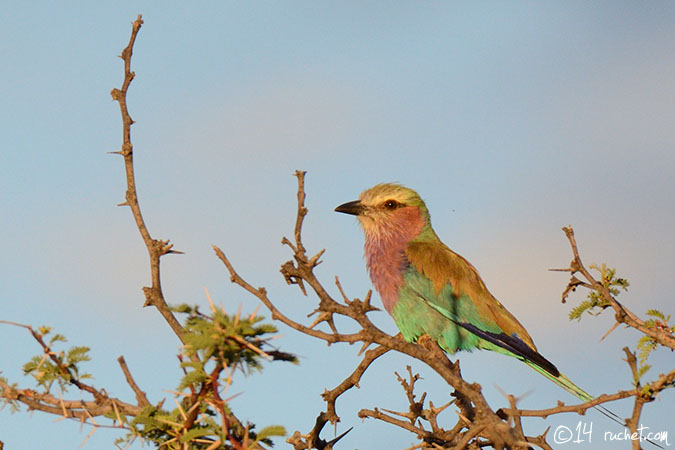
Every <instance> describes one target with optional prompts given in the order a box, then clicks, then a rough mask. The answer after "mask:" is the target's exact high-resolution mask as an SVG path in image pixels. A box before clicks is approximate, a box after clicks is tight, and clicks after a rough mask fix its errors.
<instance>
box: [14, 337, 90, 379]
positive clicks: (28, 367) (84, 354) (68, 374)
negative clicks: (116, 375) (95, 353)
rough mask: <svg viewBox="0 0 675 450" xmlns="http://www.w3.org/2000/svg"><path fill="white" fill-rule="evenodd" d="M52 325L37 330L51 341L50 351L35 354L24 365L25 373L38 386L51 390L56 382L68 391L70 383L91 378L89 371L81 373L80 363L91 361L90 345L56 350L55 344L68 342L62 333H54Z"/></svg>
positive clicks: (46, 339)
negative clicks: (52, 333)
mask: <svg viewBox="0 0 675 450" xmlns="http://www.w3.org/2000/svg"><path fill="white" fill-rule="evenodd" d="M51 332H52V329H51V327H46V326H42V327H39V328H38V330H37V333H38V336H39V337H40V338H41V339H42V340H43V341H46V342H49V347H48V350H49V351H48V352H47V351H45V352H43V353H42V354H40V355H36V356H33V358H31V360H30V361H28V362H27V363H26V364H24V365H23V373H24V374H25V375H31V376H32V377H33V378H34V379H35V381H37V383H38V386H42V387H43V388H44V389H45V391H46V392H49V390H50V389H51V386H52V385H53V383H54V382H56V383H57V384H58V385H59V387H60V388H61V389H62V390H63V391H67V388H68V385H69V384H71V383H73V382H74V381H80V380H83V379H86V378H91V375H90V374H88V373H80V363H82V362H85V361H89V360H90V359H91V358H90V357H89V347H84V346H74V347H71V348H70V349H69V350H67V351H63V350H62V351H59V352H56V351H55V349H54V346H55V344H59V343H62V342H67V339H66V338H65V337H64V336H63V335H61V334H58V333H57V334H54V335H52V336H50V334H51Z"/></svg>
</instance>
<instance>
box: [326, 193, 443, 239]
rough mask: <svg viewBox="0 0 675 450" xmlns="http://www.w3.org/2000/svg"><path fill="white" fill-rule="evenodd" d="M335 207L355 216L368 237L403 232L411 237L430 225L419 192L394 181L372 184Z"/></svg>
mask: <svg viewBox="0 0 675 450" xmlns="http://www.w3.org/2000/svg"><path fill="white" fill-rule="evenodd" d="M335 211H337V212H341V213H345V214H352V215H354V216H356V217H357V219H359V222H360V223H361V226H362V227H363V231H364V232H365V234H366V236H368V237H385V236H391V235H397V234H400V233H405V234H409V239H412V238H414V237H416V236H417V235H418V234H419V233H420V232H422V231H423V229H426V228H430V221H429V211H428V210H427V207H426V205H425V204H424V201H423V200H422V198H421V197H420V196H419V194H418V193H417V192H415V191H413V190H412V189H409V188H407V187H405V186H401V185H400V184H395V183H381V184H378V185H375V186H373V187H372V188H370V189H367V190H365V191H363V192H362V193H361V195H360V196H359V199H358V200H355V201H352V202H347V203H344V204H342V205H340V206H338V207H337V208H335ZM413 232H414V234H412V233H413Z"/></svg>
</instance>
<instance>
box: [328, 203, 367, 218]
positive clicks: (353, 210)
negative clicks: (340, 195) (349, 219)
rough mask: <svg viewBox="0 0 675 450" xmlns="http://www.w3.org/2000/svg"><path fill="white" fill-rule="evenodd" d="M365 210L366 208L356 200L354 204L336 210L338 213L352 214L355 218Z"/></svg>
mask: <svg viewBox="0 0 675 450" xmlns="http://www.w3.org/2000/svg"><path fill="white" fill-rule="evenodd" d="M364 210H365V208H364V206H363V205H362V204H361V202H360V201H358V200H354V201H353V202H347V203H343V204H342V205H340V206H338V207H337V208H335V211H336V212H341V213H345V214H351V215H353V216H358V215H359V214H361V213H362V212H363V211H364Z"/></svg>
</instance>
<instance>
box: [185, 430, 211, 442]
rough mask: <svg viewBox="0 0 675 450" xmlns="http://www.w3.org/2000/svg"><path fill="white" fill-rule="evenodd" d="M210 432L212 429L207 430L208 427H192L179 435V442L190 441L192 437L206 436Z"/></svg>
mask: <svg viewBox="0 0 675 450" xmlns="http://www.w3.org/2000/svg"><path fill="white" fill-rule="evenodd" d="M210 434H213V430H209V429H208V428H193V429H191V430H190V431H188V432H187V433H185V434H183V435H182V436H181V437H180V442H182V443H186V442H190V441H191V440H193V439H194V438H198V437H202V436H208V435H210Z"/></svg>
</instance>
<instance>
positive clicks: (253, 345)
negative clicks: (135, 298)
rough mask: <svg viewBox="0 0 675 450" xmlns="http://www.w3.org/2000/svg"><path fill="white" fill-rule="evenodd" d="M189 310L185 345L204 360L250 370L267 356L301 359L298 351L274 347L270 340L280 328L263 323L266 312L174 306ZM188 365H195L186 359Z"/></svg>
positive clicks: (189, 352) (185, 311)
mask: <svg viewBox="0 0 675 450" xmlns="http://www.w3.org/2000/svg"><path fill="white" fill-rule="evenodd" d="M174 310H176V311H181V312H183V313H185V314H188V317H187V319H186V321H185V347H184V353H185V356H187V357H189V358H190V357H193V356H196V355H198V356H199V358H200V360H202V361H207V360H211V359H212V360H214V361H216V362H217V363H219V364H220V365H222V366H223V367H232V366H238V367H240V368H241V369H242V370H244V371H245V372H246V373H250V372H251V371H252V370H259V369H260V368H261V367H262V366H261V362H262V360H263V359H267V360H281V361H289V362H293V363H297V358H296V357H295V355H292V354H289V353H284V352H279V351H277V350H276V349H273V348H272V349H271V350H270V351H266V348H265V347H271V346H270V345H269V341H270V340H271V339H273V338H274V336H267V335H270V334H274V333H276V332H277V328H276V327H275V326H274V325H271V324H267V323H260V322H261V321H262V320H263V317H262V316H256V315H255V314H252V315H250V316H248V317H241V314H240V313H239V314H237V315H229V314H226V313H225V312H224V311H222V310H220V309H217V308H213V311H212V313H213V314H212V315H210V316H209V315H206V314H203V313H201V312H200V311H199V309H198V307H196V306H195V307H190V306H188V305H180V306H178V307H177V308H174ZM184 364H185V365H184V367H192V368H193V369H195V370H196V369H198V368H197V367H194V366H193V364H191V363H184Z"/></svg>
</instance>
